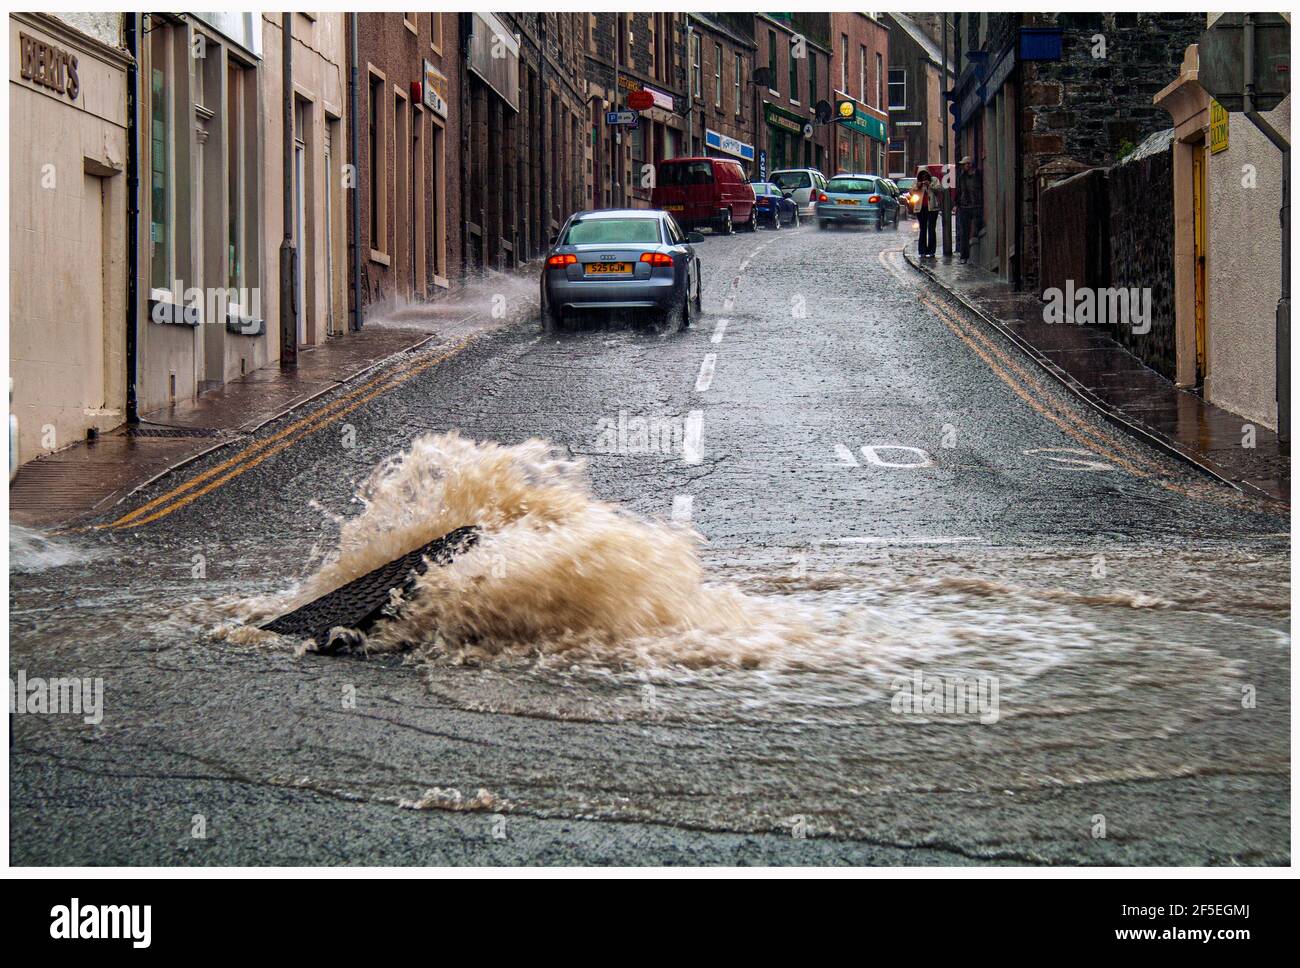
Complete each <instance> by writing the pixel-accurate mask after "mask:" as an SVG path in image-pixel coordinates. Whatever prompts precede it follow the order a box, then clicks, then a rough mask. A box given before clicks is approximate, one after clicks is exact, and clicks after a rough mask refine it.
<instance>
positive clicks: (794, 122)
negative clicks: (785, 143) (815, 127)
mask: <svg viewBox="0 0 1300 968" xmlns="http://www.w3.org/2000/svg"><path fill="white" fill-rule="evenodd" d="M763 116H764V117H765V118H766V119H767V123H768V124H770V125H771V126H772V127H774V128H780V129H781V130H782V131H792V132H794V133H795V134H797V135H800V136H801V137H802V135H803V126H804V125H805V124H807V123H808V119H807V118H801V117H799V115H797V114H795V113H794V112H793V111H787V110H785V109H784V108H779V107H777V106H776V105H775V104H769V103H768V102H767V101H764V102H763Z"/></svg>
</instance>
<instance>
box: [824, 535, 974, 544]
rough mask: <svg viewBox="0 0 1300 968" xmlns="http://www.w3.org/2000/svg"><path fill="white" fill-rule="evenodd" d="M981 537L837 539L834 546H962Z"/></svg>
mask: <svg viewBox="0 0 1300 968" xmlns="http://www.w3.org/2000/svg"><path fill="white" fill-rule="evenodd" d="M979 540H980V539H979V537H977V536H971V535H962V536H955V535H952V536H943V537H934V538H836V539H835V540H834V541H833V542H832V544H908V545H927V544H961V543H962V542H964V541H979Z"/></svg>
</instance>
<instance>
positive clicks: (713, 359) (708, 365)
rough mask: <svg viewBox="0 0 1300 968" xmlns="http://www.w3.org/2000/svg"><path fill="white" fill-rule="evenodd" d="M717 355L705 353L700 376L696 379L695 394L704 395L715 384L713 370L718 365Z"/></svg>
mask: <svg viewBox="0 0 1300 968" xmlns="http://www.w3.org/2000/svg"><path fill="white" fill-rule="evenodd" d="M717 362H718V354H717V353H705V354H704V362H702V363H701V364H700V375H699V376H697V377H696V378H695V392H696V393H703V392H704V391H705V390H707V389H708V388H709V387H710V385H712V383H713V368H714V366H716V365H717Z"/></svg>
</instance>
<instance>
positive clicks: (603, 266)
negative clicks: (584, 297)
mask: <svg viewBox="0 0 1300 968" xmlns="http://www.w3.org/2000/svg"><path fill="white" fill-rule="evenodd" d="M586 269H587V274H588V275H591V276H626V275H628V274H630V273H631V272H632V263H630V262H588V263H587V265H586Z"/></svg>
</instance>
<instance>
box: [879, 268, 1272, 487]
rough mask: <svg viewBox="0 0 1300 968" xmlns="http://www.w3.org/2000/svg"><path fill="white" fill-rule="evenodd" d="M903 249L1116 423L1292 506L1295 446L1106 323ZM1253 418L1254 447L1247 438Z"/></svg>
mask: <svg viewBox="0 0 1300 968" xmlns="http://www.w3.org/2000/svg"><path fill="white" fill-rule="evenodd" d="M904 256H905V257H906V259H907V261H908V262H909V263H910V264H911V265H912V266H913V268H916V269H918V270H920V271H921V272H922V273H924V274H925V275H926V276H928V277H929V278H930V279H931V280H933V281H934V282H935V283H936V284H938V285H939V286H941V287H942V288H944V289H945V290H947V291H948V292H949V293H950V294H951V295H952V296H953V297H954V298H956V299H957V300H958V301H959V302H961V303H962V304H963V305H964V306H966V308H968V309H969V310H971V311H972V312H974V313H975V314H976V315H978V316H980V317H981V318H983V319H984V320H985V321H986V322H987V323H989V325H991V326H993V327H994V328H996V329H997V330H999V331H1000V332H1001V333H1002V334H1003V335H1004V336H1006V337H1007V338H1008V339H1009V340H1011V341H1012V342H1013V343H1015V344H1016V345H1017V346H1018V347H1019V348H1020V349H1021V350H1022V351H1023V352H1024V353H1025V354H1026V355H1027V356H1029V357H1030V358H1032V359H1033V360H1034V361H1035V362H1036V363H1038V364H1039V365H1040V366H1042V367H1043V368H1044V369H1045V370H1047V371H1048V372H1049V373H1050V374H1051V375H1052V376H1054V377H1055V378H1056V379H1058V380H1059V381H1060V382H1061V383H1062V384H1064V385H1065V386H1066V387H1067V388H1068V389H1070V390H1071V391H1072V392H1074V393H1075V394H1076V395H1078V396H1079V397H1080V398H1082V399H1083V400H1084V401H1085V402H1087V403H1089V404H1090V405H1092V406H1094V407H1096V408H1097V409H1098V410H1099V411H1100V412H1101V413H1102V415H1103V416H1105V417H1106V419H1107V420H1109V421H1110V422H1111V423H1113V424H1115V425H1117V426H1119V427H1121V428H1123V429H1125V430H1127V431H1128V432H1130V433H1132V434H1134V435H1135V436H1137V437H1139V438H1142V439H1143V440H1145V441H1147V442H1148V443H1150V444H1153V445H1155V446H1157V447H1159V448H1161V449H1162V450H1164V451H1166V452H1168V453H1171V454H1174V455H1175V456H1177V457H1180V458H1182V459H1183V460H1186V461H1188V462H1190V463H1192V464H1194V465H1195V466H1197V467H1199V468H1201V469H1202V470H1203V471H1205V472H1207V473H1209V474H1211V475H1213V476H1214V477H1217V478H1219V479H1220V480H1223V481H1225V482H1227V483H1229V484H1231V485H1233V486H1234V487H1237V488H1240V489H1241V490H1243V491H1245V492H1247V493H1250V494H1253V495H1256V496H1264V497H1267V498H1271V499H1273V500H1277V501H1281V502H1284V503H1285V504H1287V505H1289V504H1290V502H1291V457H1290V449H1289V447H1288V446H1286V445H1284V444H1282V442H1281V441H1280V440H1279V439H1278V436H1277V434H1275V433H1274V432H1273V431H1271V430H1269V429H1267V428H1266V427H1263V426H1260V425H1258V424H1253V422H1252V421H1250V420H1248V419H1247V418H1245V417H1242V416H1240V415H1238V414H1234V413H1231V412H1229V411H1227V410H1223V409H1222V408H1220V407H1216V406H1215V405H1214V404H1212V403H1209V402H1208V401H1206V400H1205V399H1203V398H1202V397H1201V396H1200V395H1199V394H1196V393H1193V392H1191V391H1188V390H1183V389H1180V388H1179V387H1177V386H1175V385H1174V383H1173V382H1171V381H1170V380H1168V379H1166V378H1165V377H1163V376H1161V375H1160V374H1159V373H1157V372H1156V371H1155V370H1153V369H1151V368H1150V367H1148V366H1146V365H1145V364H1143V363H1142V361H1141V360H1139V359H1138V358H1137V357H1135V356H1133V355H1132V354H1131V353H1129V352H1128V351H1127V350H1125V349H1124V348H1123V347H1122V346H1120V345H1119V344H1118V343H1117V342H1115V341H1114V340H1113V339H1111V337H1110V336H1109V335H1108V334H1107V332H1106V330H1105V329H1104V328H1102V327H1099V326H1079V325H1069V326H1063V325H1052V324H1049V323H1046V322H1044V321H1043V303H1042V301H1041V300H1040V299H1039V298H1038V297H1037V296H1036V295H1035V294H1034V293H1029V292H1017V291H1016V290H1014V289H1012V288H1011V286H1010V285H1009V284H1008V283H1006V282H1005V281H1003V280H1002V279H1000V278H999V277H998V276H996V275H994V274H993V273H991V272H988V271H986V270H984V269H981V268H979V267H977V266H974V265H969V264H967V265H961V264H959V263H958V262H957V260H956V259H951V258H945V257H943V256H939V257H938V258H937V259H934V260H931V261H929V262H925V263H921V262H919V260H918V259H917V256H916V253H915V252H914V251H910V250H907V251H905V252H904ZM1248 424H1251V425H1253V426H1254V428H1255V440H1254V444H1255V445H1254V447H1253V448H1252V447H1245V446H1243V445H1242V440H1243V436H1244V429H1243V428H1244V427H1245V426H1246V425H1248Z"/></svg>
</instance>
